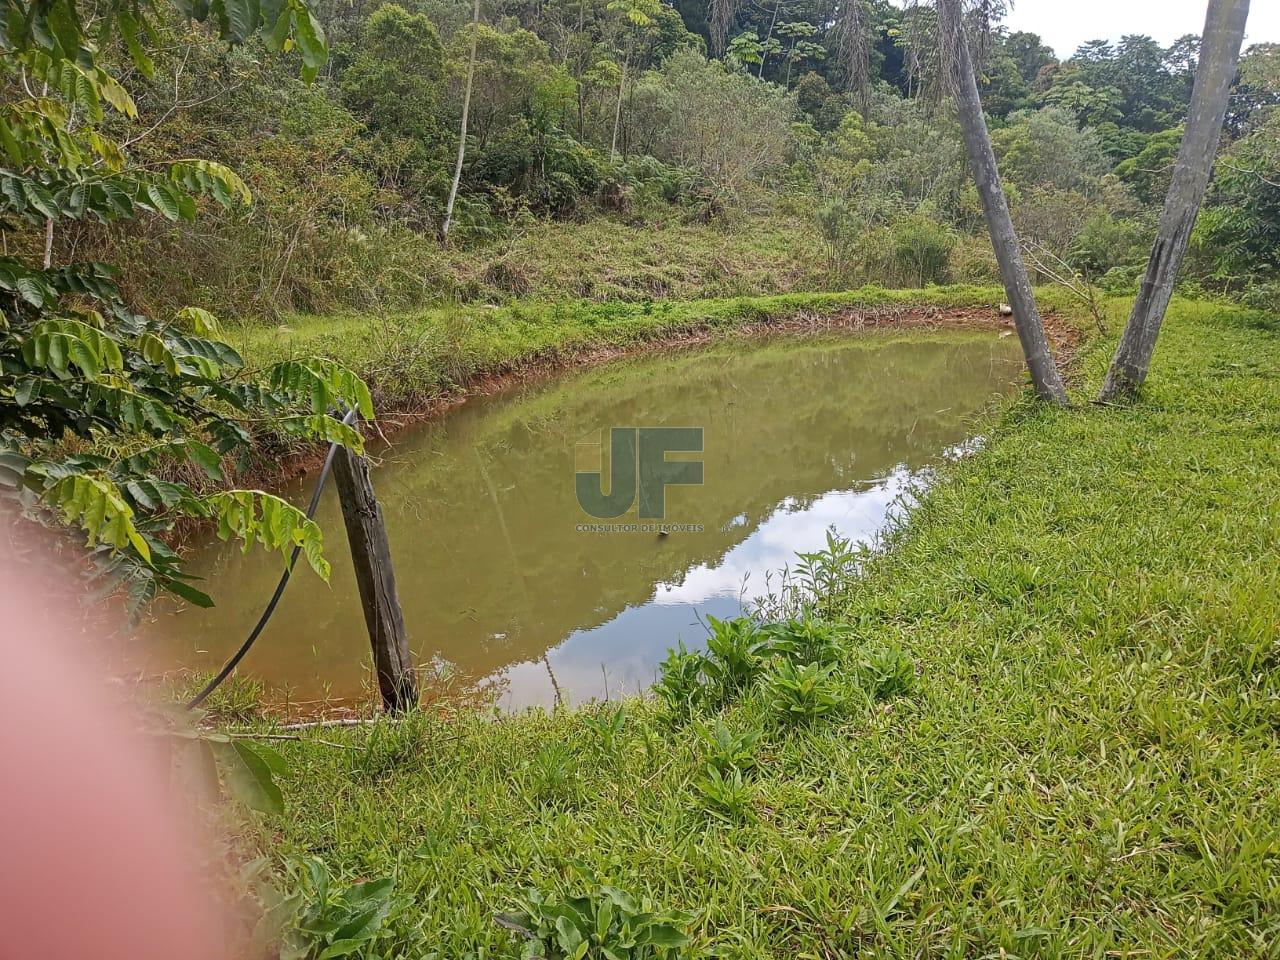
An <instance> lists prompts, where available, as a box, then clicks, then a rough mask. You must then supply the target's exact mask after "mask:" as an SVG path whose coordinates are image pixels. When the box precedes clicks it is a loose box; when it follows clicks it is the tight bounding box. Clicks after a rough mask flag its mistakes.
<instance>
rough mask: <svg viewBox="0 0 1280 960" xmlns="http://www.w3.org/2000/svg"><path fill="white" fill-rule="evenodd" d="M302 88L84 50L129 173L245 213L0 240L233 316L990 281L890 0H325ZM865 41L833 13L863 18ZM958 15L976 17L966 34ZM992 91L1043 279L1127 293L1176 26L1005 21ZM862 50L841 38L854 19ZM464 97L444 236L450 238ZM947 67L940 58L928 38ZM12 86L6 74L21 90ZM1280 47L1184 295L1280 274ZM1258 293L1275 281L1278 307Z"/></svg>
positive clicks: (1184, 80)
mask: <svg viewBox="0 0 1280 960" xmlns="http://www.w3.org/2000/svg"><path fill="white" fill-rule="evenodd" d="M315 14H316V17H317V20H318V22H319V23H321V24H323V25H324V27H325V29H326V31H327V33H328V37H329V41H330V46H331V48H332V55H331V56H330V58H329V60H328V62H327V63H326V64H325V66H324V67H323V69H322V70H321V71H320V73H319V75H318V76H317V77H316V79H315V80H314V82H312V83H307V82H306V81H305V80H304V79H302V78H300V77H299V76H298V72H297V64H296V63H295V62H293V60H294V57H296V56H297V55H296V54H291V55H288V56H285V57H271V56H267V55H265V53H266V52H265V51H264V50H263V49H262V43H261V41H260V40H257V39H255V38H253V37H249V38H247V39H246V42H244V43H243V44H241V45H238V46H235V47H233V48H231V49H228V48H227V46H226V45H225V43H223V42H222V41H221V40H220V39H219V38H218V37H216V36H215V35H214V34H213V32H211V31H209V30H208V29H207V28H206V27H204V26H202V25H194V24H188V23H185V22H183V21H181V20H180V19H178V18H177V17H176V16H171V17H169V18H167V19H165V18H162V19H161V20H160V21H159V23H158V28H157V29H158V36H157V40H158V43H157V44H156V45H155V49H154V50H153V51H152V54H151V60H152V61H153V67H154V70H153V74H152V76H151V78H150V79H147V78H146V77H144V76H142V75H141V73H140V72H139V68H138V67H136V66H135V65H134V64H133V63H132V61H131V59H130V57H129V55H128V53H127V51H126V50H125V49H124V43H123V41H122V40H121V39H119V38H116V39H114V40H112V41H111V42H109V43H107V44H106V46H105V47H104V50H103V52H102V55H103V60H104V62H106V63H108V64H109V65H115V66H117V67H118V68H119V72H120V74H121V77H122V81H123V83H124V84H125V85H126V86H127V87H128V88H129V89H130V91H131V92H132V93H133V95H134V97H135V99H136V102H137V109H138V115H139V116H138V120H137V121H136V122H125V121H124V120H123V119H122V118H115V119H112V118H108V120H107V122H106V127H107V129H108V130H109V131H111V132H115V133H118V134H119V135H120V138H121V143H122V144H123V145H124V146H125V147H127V148H128V150H129V151H130V152H131V153H132V155H133V157H134V159H135V160H136V162H137V163H138V164H139V165H141V166H142V167H144V168H154V167H156V166H158V165H161V164H163V163H164V162H167V161H168V160H170V159H172V158H174V157H182V156H201V157H207V158H208V159H210V160H214V161H220V162H222V163H225V164H226V165H227V166H228V167H229V168H230V169H232V170H234V171H236V172H237V173H238V174H239V175H240V176H241V177H243V178H244V180H245V182H246V183H247V184H248V186H249V188H250V190H251V192H252V195H253V197H254V202H253V203H252V204H251V205H249V204H244V203H239V202H237V203H233V204H231V205H230V207H229V209H223V208H221V207H219V206H218V205H217V204H214V203H208V202H206V203H205V204H204V205H203V206H204V207H205V209H202V215H201V217H200V218H199V220H198V221H197V222H196V223H195V224H188V223H184V222H178V223H170V222H166V221H165V220H163V219H123V220H114V221H112V222H111V223H109V224H101V223H97V222H95V221H94V220H93V219H91V218H89V219H84V220H79V221H68V222H59V223H58V224H57V225H56V229H54V230H52V231H51V234H50V235H46V232H45V231H44V230H39V229H35V230H30V229H27V228H25V227H23V226H21V225H20V224H16V223H15V224H3V225H0V230H3V233H4V242H5V248H6V249H7V250H8V251H10V252H11V253H20V254H24V255H26V254H29V255H30V256H31V257H32V258H33V259H39V258H40V257H41V255H42V254H43V252H44V248H45V245H46V242H48V243H49V248H48V250H49V257H50V259H51V260H52V262H54V263H60V262H65V261H68V260H86V259H92V260H99V261H103V262H109V263H114V264H117V265H119V266H120V267H122V268H123V270H124V277H123V286H124V289H125V292H126V294H127V295H128V297H129V298H130V300H131V302H132V303H133V304H134V305H135V306H137V307H139V308H142V309H144V310H147V311H150V312H159V313H164V312H166V311H169V310H172V309H176V308H178V307H181V306H185V305H188V304H192V305H197V306H202V307H205V308H208V309H211V310H213V311H214V312H215V313H216V314H218V315H219V316H222V317H223V318H242V319H260V318H264V317H265V318H277V317H280V316H282V315H284V314H287V313H289V312H292V311H302V312H309V313H322V312H331V311H343V310H346V309H352V308H358V309H370V308H371V309H374V310H379V309H384V310H395V309H404V308H409V307H414V306H421V305H427V304H438V303H444V302H488V303H496V302H504V301H506V300H510V299H515V298H527V297H533V298H537V299H563V298H575V299H576V298H588V299H593V300H601V301H603V300H610V299H619V298H620V299H629V300H635V299H644V298H654V299H659V298H664V297H677V298H693V297H707V296H727V295H739V294H746V293H773V292H789V291H801V290H810V291H811V290H821V289H843V288H846V287H849V286H857V285H860V284H863V283H878V284H881V285H886V286H901V287H909V286H923V285H926V284H930V283H948V282H960V283H974V282H977V283H990V282H992V281H993V280H994V279H995V274H994V269H993V264H992V258H991V249H990V244H989V242H988V241H987V239H986V236H985V233H984V231H983V230H982V222H981V215H980V211H979V208H978V203H977V196H976V193H975V191H974V189H973V186H972V183H971V182H970V179H969V175H968V171H967V166H966V162H965V157H964V154H963V149H962V146H961V140H960V136H959V131H958V128H957V126H956V122H955V119H954V116H953V113H952V110H951V109H950V107H949V105H948V104H947V103H946V102H944V101H941V100H939V98H938V96H937V94H938V91H939V89H940V87H939V78H938V75H937V66H936V57H935V56H933V54H932V53H931V52H930V51H931V50H934V47H935V46H936V44H935V42H934V37H933V30H934V24H933V20H932V13H931V11H930V9H929V8H928V7H927V6H921V7H916V8H913V9H912V10H910V11H907V12H904V11H902V10H900V9H898V8H897V7H895V6H893V5H891V4H889V3H888V2H886V0H869V2H862V0H859V2H855V3H848V4H843V5H841V6H840V7H839V8H838V10H837V12H835V13H832V12H831V11H830V10H828V9H827V8H826V7H824V6H823V5H821V4H817V5H815V4H814V3H812V2H809V0H777V2H772V3H770V2H766V3H763V4H759V5H754V6H747V5H734V4H729V3H724V4H722V3H720V2H712V3H703V2H700V0H699V2H694V0H687V2H680V3H677V4H676V5H674V6H668V5H666V4H664V3H660V2H658V0H612V2H605V0H552V2H549V3H537V4H528V3H519V2H505V0H504V2H501V3H497V4H493V3H485V4H482V6H481V9H480V24H479V26H478V27H475V28H473V27H472V26H471V25H470V23H469V22H468V21H469V19H470V9H469V6H468V5H467V4H465V3H459V2H454V0H405V2H403V3H381V2H370V3H358V4H354V5H352V4H346V3H331V2H322V3H319V4H317V5H316V8H315ZM858 16H860V18H861V19H860V20H859V21H858V25H857V31H854V29H853V27H854V25H853V24H852V23H851V22H850V21H848V20H847V18H849V17H858ZM981 26H982V25H981V24H976V26H975V29H977V28H978V27H981ZM987 26H989V27H991V28H992V31H993V32H991V33H990V34H989V35H988V40H987V41H984V42H983V43H982V45H981V49H980V50H979V51H978V52H979V55H980V59H981V64H980V70H981V75H982V76H981V80H982V95H983V101H984V104H985V106H986V110H987V113H988V116H989V121H990V123H991V125H992V127H993V140H994V143H995V147H996V151H997V154H998V157H999V159H1000V161H1001V166H1002V172H1003V174H1004V177H1005V179H1006V186H1007V189H1008V191H1009V194H1010V199H1011V203H1012V206H1013V209H1014V216H1015V220H1016V221H1017V224H1018V227H1019V230H1020V232H1021V235H1022V237H1023V239H1024V241H1025V242H1026V245H1027V252H1028V258H1029V261H1030V263H1031V265H1032V267H1033V268H1034V269H1035V270H1036V271H1037V273H1038V274H1039V279H1040V280H1041V281H1048V280H1050V279H1051V278H1054V277H1058V278H1061V277H1072V278H1087V279H1089V280H1092V281H1095V282H1100V283H1105V284H1106V285H1108V286H1109V287H1110V288H1111V289H1113V290H1119V291H1124V290H1128V289H1131V288H1132V286H1133V284H1134V283H1135V281H1136V278H1137V275H1138V272H1139V270H1140V268H1141V265H1142V263H1143V262H1144V258H1145V256H1146V254H1147V251H1148V249H1149V246H1150V242H1151V237H1152V236H1153V234H1154V228H1155V219H1156V216H1157V214H1158V212H1159V208H1160V205H1161V203H1162V199H1163V196H1164V192H1165V189H1166V188H1167V186H1168V182H1169V176H1170V171H1171V168H1172V163H1173V158H1174V155H1175V153H1176V150H1177V146H1178V142H1179V139H1180V124H1181V123H1182V121H1183V118H1184V117H1185V114H1186V109H1187V103H1188V98H1189V95H1190V89H1191V81H1192V76H1193V70H1194V67H1195V59H1196V52H1197V46H1196V42H1195V38H1194V37H1187V38H1183V39H1181V40H1179V41H1178V42H1177V43H1175V44H1173V45H1171V46H1169V47H1167V48H1166V47H1162V46H1160V45H1159V44H1157V43H1155V42H1154V41H1153V40H1151V39H1150V38H1149V37H1143V36H1130V37H1125V38H1124V39H1123V40H1122V41H1121V42H1120V43H1119V44H1115V45H1113V44H1109V43H1104V42H1102V41H1098V42H1095V43H1091V44H1087V45H1085V46H1083V47H1081V49H1080V50H1079V51H1077V52H1076V53H1075V54H1074V55H1073V56H1071V57H1070V58H1068V59H1066V60H1063V61H1059V60H1058V59H1057V58H1056V57H1055V56H1054V55H1053V53H1052V51H1050V50H1049V48H1048V47H1046V46H1045V45H1044V43H1043V42H1041V40H1040V38H1038V37H1036V36H1035V35H1033V34H1028V33H1020V32H1009V31H1007V30H1004V29H1002V28H1000V27H999V25H998V20H994V21H992V22H991V23H989V24H987ZM855 32H856V33H857V34H858V36H861V38H862V40H861V45H860V46H857V47H856V48H855V47H851V46H850V44H851V42H852V41H851V37H852V36H853V34H854V33H855ZM472 39H474V40H475V41H476V51H477V53H476V62H475V71H474V84H473V87H474V95H473V100H474V102H473V104H472V109H471V110H470V112H469V125H468V131H467V139H466V152H465V158H464V162H463V166H462V178H461V184H460V190H459V194H458V201H457V204H456V207H455V210H454V213H453V216H454V221H455V223H454V226H453V228H452V230H451V233H450V239H449V244H448V246H447V247H443V248H442V246H441V244H440V242H439V234H440V232H441V230H442V227H443V221H444V211H445V207H446V205H447V198H448V194H449V188H450V180H451V177H450V174H451V172H452V170H453V165H454V160H455V154H456V151H457V149H458V144H459V131H460V122H459V121H460V117H459V114H460V112H461V106H462V101H463V99H464V96H463V95H464V88H465V79H466V74H467V68H468V65H469V63H470V50H471V41H472ZM934 52H936V50H934ZM16 92H18V91H17V90H16V88H15V93H16ZM1278 100H1280V54H1278V53H1277V49H1276V47H1275V46H1274V45H1271V46H1268V45H1258V46H1255V47H1254V48H1252V49H1251V50H1250V51H1249V52H1248V53H1246V55H1245V57H1244V59H1243V61H1242V63H1241V68H1240V72H1239V76H1238V79H1237V81H1236V84H1235V88H1234V91H1233V96H1232V109H1231V112H1230V114H1229V117H1228V123H1227V128H1226V131H1225V136H1226V138H1227V141H1228V143H1227V145H1226V147H1225V149H1224V150H1223V152H1222V156H1221V159H1220V162H1219V165H1218V176H1217V178H1216V181H1215V186H1214V188H1213V193H1212V195H1211V197H1210V204H1209V207H1208V209H1207V210H1206V211H1205V215H1204V216H1203V217H1202V218H1201V223H1200V225H1199V227H1198V228H1197V234H1196V238H1195V243H1194V252H1193V258H1192V260H1193V262H1192V263H1191V264H1190V265H1189V268H1188V270H1187V271H1186V282H1187V284H1189V285H1190V286H1191V287H1192V288H1194V287H1195V286H1196V285H1202V286H1204V287H1206V288H1210V289H1213V290H1223V291H1229V292H1231V293H1234V294H1237V295H1240V296H1244V297H1247V298H1252V300H1254V301H1256V302H1258V303H1259V304H1261V303H1264V302H1265V301H1266V299H1267V298H1268V297H1270V296H1272V294H1273V292H1274V288H1272V287H1270V286H1268V285H1269V284H1271V283H1273V282H1274V281H1275V279H1276V276H1277V270H1278V269H1280V261H1278V260H1277V254H1276V250H1277V249H1280V233H1278V232H1277V231H1278V230H1280V227H1277V224H1280V187H1277V186H1276V183H1277V182H1278V181H1280V172H1278V171H1280V153H1278V152H1277V147H1276V143H1277V142H1278V140H1280V138H1278V137H1277V127H1276V123H1277V110H1276V104H1277V102H1278ZM1268 291H1271V292H1268Z"/></svg>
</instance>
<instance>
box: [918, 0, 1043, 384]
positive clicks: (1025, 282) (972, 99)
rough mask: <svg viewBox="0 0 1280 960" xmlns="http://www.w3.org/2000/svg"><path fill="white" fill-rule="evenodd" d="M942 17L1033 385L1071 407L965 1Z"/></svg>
mask: <svg viewBox="0 0 1280 960" xmlns="http://www.w3.org/2000/svg"><path fill="white" fill-rule="evenodd" d="M938 14H939V23H940V25H941V27H942V42H943V43H944V44H946V45H948V46H949V47H950V53H951V56H950V59H951V60H952V63H951V68H952V70H953V72H954V82H955V88H956V89H955V98H956V110H957V112H958V113H959V117H960V126H961V129H962V130H963V131H964V145H965V150H966V151H967V152H968V154H969V163H970V165H971V166H972V167H973V178H974V181H975V182H976V184H977V187H978V196H979V198H980V199H981V200H982V213H983V216H984V217H985V218H986V221H987V230H988V231H989V232H990V234H991V245H992V247H994V248H995V254H996V262H997V263H998V264H999V266H1000V279H1001V280H1002V281H1003V283H1004V290H1005V296H1006V297H1008V299H1009V304H1010V306H1012V307H1013V319H1014V323H1015V325H1016V326H1017V328H1018V339H1019V340H1020V341H1021V342H1022V352H1023V354H1024V355H1025V356H1026V359H1027V369H1028V370H1029V371H1030V372H1031V383H1032V385H1033V386H1034V387H1035V390H1036V393H1037V394H1038V395H1039V396H1040V398H1041V399H1042V400H1045V401H1048V402H1050V403H1055V404H1058V405H1059V406H1066V405H1067V402H1068V401H1067V390H1066V387H1064V386H1063V383H1062V377H1061V375H1059V373H1058V367H1057V365H1056V364H1055V363H1054V361H1053V354H1052V352H1050V350H1049V341H1048V339H1047V338H1046V337H1045V333H1044V323H1043V322H1042V321H1041V319H1040V311H1039V310H1038V309H1037V307H1036V298H1035V294H1034V293H1033V292H1032V289H1031V280H1030V279H1029V278H1028V277H1027V270H1026V267H1025V266H1023V263H1022V253H1021V251H1020V249H1019V247H1018V235H1017V233H1016V232H1015V231H1014V229H1013V219H1012V218H1011V217H1010V216H1009V204H1008V201H1006V200H1005V196H1004V187H1003V186H1002V185H1001V183H1000V172H999V170H997V168H996V155H995V152H994V151H993V150H992V149H991V137H990V135H989V134H988V132H987V121H986V118H985V117H984V116H983V114H982V100H981V99H980V98H979V96H978V81H977V79H976V77H975V76H974V73H973V63H972V61H971V60H970V59H969V43H968V41H967V40H966V39H965V34H964V20H963V18H962V15H961V0H938Z"/></svg>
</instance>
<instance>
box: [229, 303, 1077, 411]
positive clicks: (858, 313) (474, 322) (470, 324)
mask: <svg viewBox="0 0 1280 960" xmlns="http://www.w3.org/2000/svg"><path fill="white" fill-rule="evenodd" d="M1003 298H1004V294H1003V293H1002V292H1001V291H1000V290H999V289H997V288H994V287H969V286H950V287H932V288H929V289H927V290H886V289H883V288H879V287H863V288H861V289H858V290H851V291H847V292H842V293H791V294H776V295H769V296H742V297H730V298H723V299H700V300H651V301H643V302H623V301H618V302H611V303H596V302H592V301H587V300H580V301H570V302H559V303H543V302H539V301H534V300H529V301H518V302H514V303H511V304H508V305H505V306H452V307H437V308H429V309H424V310H417V311H412V312H409V313H402V314H385V315H376V314H372V315H371V314H367V313H360V314H346V315H326V316H294V317H291V318H290V319H289V321H288V322H287V323H284V324H279V325H246V326H243V327H241V328H239V329H238V330H233V331H231V332H230V333H229V338H230V339H231V341H232V343H233V344H234V345H235V346H236V347H237V348H238V349H240V350H241V352H242V353H243V354H244V355H245V357H246V358H247V359H248V360H249V361H250V362H251V363H258V364H266V363H270V362H273V361H276V360H281V359H286V358H289V357H297V356H308V355H311V356H315V355H319V356H328V357H332V358H334V359H336V360H340V361H341V362H343V363H345V364H347V365H348V366H350V367H352V368H353V369H354V370H355V371H356V372H357V373H359V374H361V375H362V376H364V377H366V378H367V379H368V381H369V383H370V385H371V386H372V387H373V389H374V395H375V399H376V400H378V401H379V402H380V406H381V408H382V410H383V412H405V411H408V410H412V409H413V408H414V407H415V406H417V405H419V404H421V403H423V402H425V401H429V400H431V399H434V398H437V397H440V396H442V395H450V394H456V393H458V392H459V391H461V390H462V389H464V388H465V387H466V386H467V385H468V384H470V383H472V382H473V381H474V380H476V379H477V378H479V377H483V376H486V375H492V374H501V373H504V372H507V371H512V370H528V369H531V368H537V367H538V366H540V365H554V364H556V363H558V362H563V361H564V360H566V359H571V358H574V357H576V356H579V355H582V354H588V353H592V352H596V351H605V352H612V351H617V350H627V349H630V348H632V347H636V346H639V345H642V344H645V343H647V342H655V341H672V340H675V341H678V340H679V339H681V338H684V337H687V336H689V335H691V334H704V333H711V334H714V333H716V332H726V331H731V330H734V329H737V328H742V327H749V326H751V325H772V324H783V325H789V326H792V327H796V328H803V327H805V326H807V325H808V326H814V327H821V326H824V325H826V324H828V323H836V322H849V323H852V324H855V325H856V324H858V323H860V322H862V321H864V320H868V321H871V322H872V323H875V322H886V323H894V322H902V323H907V322H911V321H913V320H927V319H929V318H931V317H935V316H942V314H941V312H942V311H960V310H963V309H982V310H988V311H990V313H989V314H987V318H988V319H990V320H991V321H993V322H1000V318H998V317H997V316H996V314H995V311H994V307H995V306H996V305H997V304H999V303H1000V301H1001V300H1002V299H1003ZM1042 298H1043V299H1044V300H1045V303H1046V306H1047V308H1049V309H1054V308H1057V309H1059V310H1062V311H1063V312H1064V314H1070V315H1071V316H1072V317H1073V318H1075V316H1076V314H1077V313H1078V311H1077V310H1074V309H1073V308H1072V305H1071V304H1070V302H1069V301H1068V300H1066V299H1065V298H1064V297H1062V296H1061V295H1060V294H1059V292H1058V291H1054V290H1046V291H1044V292H1043V294H1042ZM1082 322H1083V321H1077V320H1076V319H1072V320H1071V323H1072V324H1073V325H1076V324H1077V323H1082Z"/></svg>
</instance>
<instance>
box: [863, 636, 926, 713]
mask: <svg viewBox="0 0 1280 960" xmlns="http://www.w3.org/2000/svg"><path fill="white" fill-rule="evenodd" d="M915 679H916V673H915V665H914V664H913V663H912V662H911V658H910V657H908V656H907V655H906V653H905V652H903V651H902V650H901V649H900V648H898V647H885V648H882V649H880V650H873V651H871V652H869V653H867V654H865V655H864V656H863V657H862V660H861V661H860V662H859V664H858V683H859V686H861V687H862V689H863V690H864V691H865V692H866V693H867V695H868V696H869V697H871V698H872V699H873V700H888V699H889V698H890V697H896V696H901V695H903V694H907V693H910V692H911V687H912V685H913V684H914V683H915Z"/></svg>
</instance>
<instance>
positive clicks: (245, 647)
mask: <svg viewBox="0 0 1280 960" xmlns="http://www.w3.org/2000/svg"><path fill="white" fill-rule="evenodd" d="M355 416H356V408H355V407H352V408H351V409H350V410H348V411H347V415H346V416H345V417H343V418H342V422H343V423H344V424H345V425H347V426H351V423H352V422H353V421H354V420H355ZM338 447H339V444H337V443H331V444H329V452H328V453H327V454H325V458H324V466H323V467H321V468H320V478H319V479H318V480H317V481H316V488H315V491H314V492H313V493H312V494H311V503H310V504H309V505H308V506H307V519H308V520H314V519H315V518H316V510H317V509H318V508H319V506H320V494H322V493H323V492H324V485H325V482H326V481H328V479H329V473H330V471H331V470H332V469H333V458H334V457H335V456H337V454H338ZM300 553H302V545H301V544H299V545H298V546H296V547H294V548H293V553H292V554H290V556H289V563H288V565H287V566H286V567H285V568H284V573H282V574H281V575H280V582H279V583H277V584H276V590H275V593H273V594H271V599H270V600H268V601H267V605H266V607H265V608H264V609H263V611H262V616H261V617H259V618H258V623H257V624H256V625H255V626H254V628H253V629H252V630H251V631H250V632H249V636H248V638H247V639H246V640H245V642H244V643H242V644H241V645H240V649H239V650H237V651H236V652H235V655H234V656H232V658H231V659H230V660H228V661H227V662H226V665H225V666H224V667H223V668H222V669H221V670H219V671H218V675H217V676H216V677H214V678H213V679H212V680H210V681H209V682H208V684H206V685H205V688H204V689H203V690H201V691H200V692H199V693H197V694H196V695H195V696H194V697H192V698H191V699H190V700H188V701H187V709H188V710H194V709H195V708H196V707H198V706H200V704H202V703H204V702H205V701H206V700H207V699H209V695H210V694H211V693H213V691H215V690H217V689H218V687H220V686H222V683H223V681H224V680H226V679H227V677H229V676H231V673H232V671H234V670H235V668H236V667H237V666H239V664H240V661H241V660H243V659H244V656H245V654H246V653H248V652H249V650H250V648H252V647H253V645H254V643H255V642H256V641H257V639H258V637H259V636H261V635H262V631H263V630H265V629H266V628H267V622H268V621H269V620H270V619H271V615H272V614H273V613H275V612H276V604H278V603H279V602H280V598H281V597H282V596H284V588H285V587H287V586H288V585H289V578H290V577H291V576H292V575H293V568H294V565H295V564H297V562H298V555H299V554H300Z"/></svg>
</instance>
